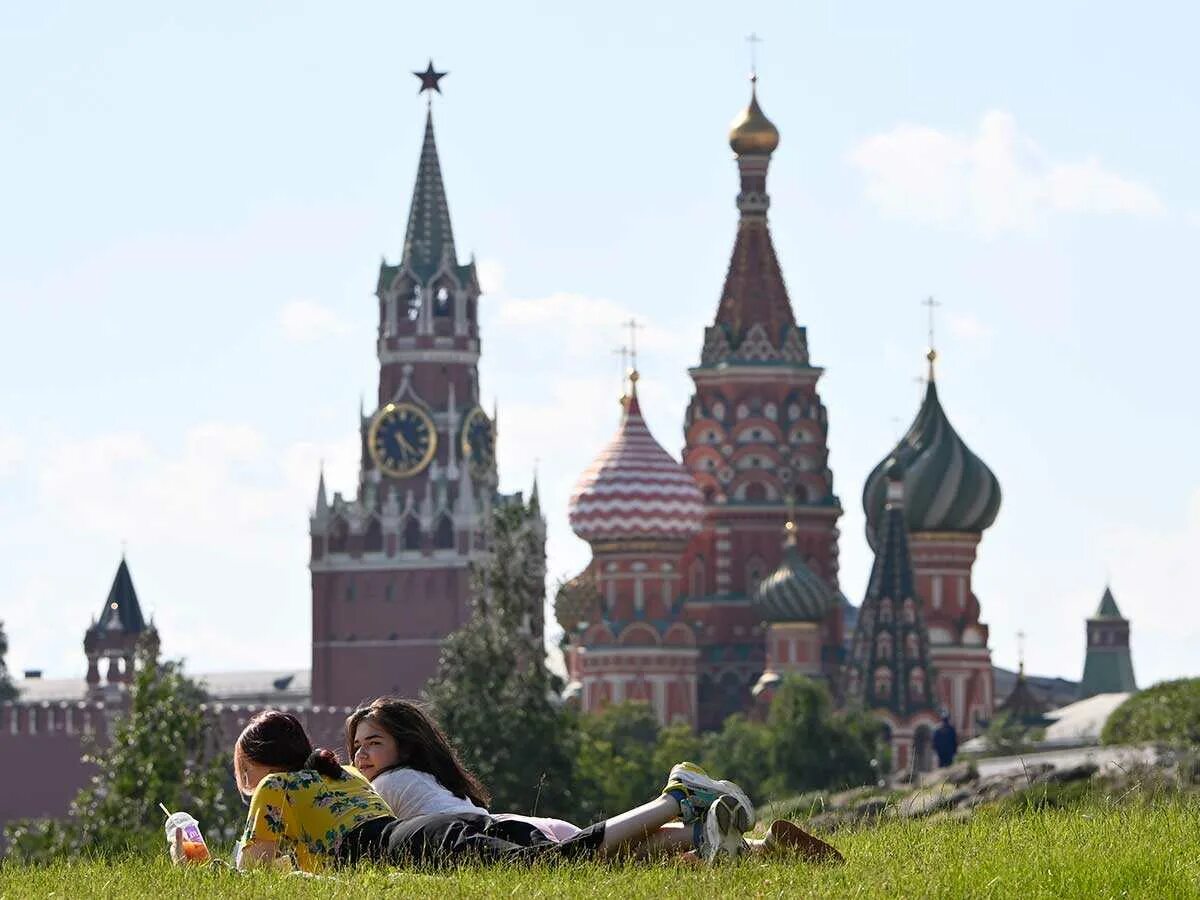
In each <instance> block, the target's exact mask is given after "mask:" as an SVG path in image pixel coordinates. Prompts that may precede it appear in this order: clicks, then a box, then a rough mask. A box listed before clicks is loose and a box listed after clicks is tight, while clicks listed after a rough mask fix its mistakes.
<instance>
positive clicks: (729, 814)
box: [702, 794, 754, 863]
mask: <svg viewBox="0 0 1200 900" xmlns="http://www.w3.org/2000/svg"><path fill="white" fill-rule="evenodd" d="M753 824H754V823H753V822H752V821H751V820H750V816H749V815H748V814H747V812H746V808H745V807H744V806H743V805H742V802H741V801H740V800H739V799H738V798H737V797H735V796H733V795H731V794H723V795H722V796H720V797H718V798H717V799H716V800H714V801H713V805H712V806H711V807H709V810H708V815H707V816H706V817H705V819H704V848H703V853H702V856H703V857H704V859H705V860H706V861H707V862H709V863H715V862H716V861H717V860H718V859H721V858H728V859H733V858H736V857H738V856H741V855H742V854H743V853H744V852H745V851H746V839H745V838H744V837H742V835H743V834H745V833H746V832H747V831H749V830H750V829H751V828H752V827H753Z"/></svg>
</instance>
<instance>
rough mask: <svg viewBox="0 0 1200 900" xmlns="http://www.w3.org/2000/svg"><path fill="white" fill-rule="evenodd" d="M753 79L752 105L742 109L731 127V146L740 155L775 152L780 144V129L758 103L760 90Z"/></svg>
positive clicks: (751, 89)
mask: <svg viewBox="0 0 1200 900" xmlns="http://www.w3.org/2000/svg"><path fill="white" fill-rule="evenodd" d="M756 81H757V79H751V87H750V105H749V106H747V107H746V108H745V109H744V110H742V112H741V114H740V115H738V117H737V118H736V119H734V120H733V123H732V124H731V125H730V127H729V146H730V147H732V148H733V152H734V153H736V154H737V155H738V156H742V155H743V154H746V153H774V152H775V148H776V147H778V146H779V129H778V128H776V127H775V125H774V124H773V123H772V122H771V120H770V119H768V118H767V117H766V115H765V114H764V113H763V111H762V108H761V107H760V106H759V105H758V90H757V85H756V84H755V82H756Z"/></svg>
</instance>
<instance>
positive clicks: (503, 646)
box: [427, 504, 579, 815]
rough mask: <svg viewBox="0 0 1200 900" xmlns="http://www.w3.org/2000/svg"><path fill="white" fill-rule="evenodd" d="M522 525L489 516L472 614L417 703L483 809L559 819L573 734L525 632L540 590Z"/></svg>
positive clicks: (518, 518) (567, 789)
mask: <svg viewBox="0 0 1200 900" xmlns="http://www.w3.org/2000/svg"><path fill="white" fill-rule="evenodd" d="M529 516H530V514H529V512H528V510H527V509H526V507H523V506H521V505H518V504H508V505H504V506H500V507H498V508H497V509H496V511H495V514H494V517H493V533H492V549H493V552H492V554H491V558H490V561H489V563H488V564H487V565H485V566H481V567H479V568H477V569H476V570H475V571H474V572H473V573H472V578H473V596H474V614H473V615H472V616H471V620H470V622H469V623H468V624H467V625H466V626H464V627H463V628H461V629H460V630H459V631H457V632H456V633H455V634H453V635H452V636H451V637H449V638H448V639H447V640H446V641H445V643H444V645H443V650H442V657H441V660H440V662H439V665H438V673H437V676H436V677H435V679H434V681H433V682H432V683H431V684H430V686H429V688H428V691H427V696H428V699H429V701H430V703H431V705H432V706H433V710H434V713H435V715H436V716H437V718H438V721H439V722H440V723H441V725H442V727H443V728H444V729H445V730H446V733H447V734H448V735H450V737H451V739H452V740H453V741H454V743H455V745H456V747H457V748H458V750H459V753H460V754H461V756H462V759H463V762H464V763H465V764H466V765H467V767H468V768H470V769H471V770H473V771H474V772H475V774H476V775H478V776H479V778H480V779H481V780H482V781H483V783H484V784H485V785H486V786H487V787H488V789H489V790H490V791H491V792H492V808H493V809H496V810H502V811H507V812H523V813H532V812H536V813H538V814H539V815H563V814H565V813H567V812H570V811H571V810H572V809H573V806H574V800H573V793H572V784H573V780H574V772H575V760H576V757H577V755H578V752H579V751H578V749H577V748H578V744H579V739H578V729H577V725H576V717H575V716H574V715H573V714H570V713H568V712H566V711H564V710H563V709H562V708H561V707H560V705H559V704H558V703H557V701H556V699H555V698H556V696H557V695H558V693H560V690H561V687H562V685H561V682H560V680H559V679H558V678H556V677H555V676H553V675H552V674H551V673H550V672H549V671H548V670H547V669H546V666H545V662H544V655H543V650H542V648H541V646H540V642H539V641H538V638H537V635H536V634H535V633H534V632H533V630H532V629H531V628H530V623H531V621H532V617H533V615H534V611H536V610H540V608H541V604H542V600H543V598H544V595H545V582H544V578H543V575H542V566H543V565H544V561H543V559H542V548H541V546H540V541H539V540H538V537H537V535H536V534H535V533H534V530H533V529H532V528H531V527H530V518H529Z"/></svg>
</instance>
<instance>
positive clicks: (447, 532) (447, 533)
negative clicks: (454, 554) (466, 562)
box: [433, 515, 454, 550]
mask: <svg viewBox="0 0 1200 900" xmlns="http://www.w3.org/2000/svg"><path fill="white" fill-rule="evenodd" d="M433 546H434V547H436V548H437V549H438V550H451V549H453V547H454V523H453V522H452V521H451V520H450V517H449V516H446V515H444V516H442V517H441V518H440V519H438V523H437V529H436V530H435V531H434V533H433Z"/></svg>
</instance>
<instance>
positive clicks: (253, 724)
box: [234, 709, 346, 779]
mask: <svg viewBox="0 0 1200 900" xmlns="http://www.w3.org/2000/svg"><path fill="white" fill-rule="evenodd" d="M239 753H240V754H242V755H243V756H244V757H245V758H246V759H249V760H250V761H251V762H256V763H258V764H259V765H260V766H272V767H275V766H277V767H279V768H281V769H283V770H284V771H286V772H299V771H300V770H301V769H314V770H316V771H317V772H319V773H320V774H322V775H324V776H325V777H326V778H335V779H342V778H345V777H346V772H345V771H344V770H343V769H342V767H341V765H340V764H339V763H338V761H337V757H336V756H334V755H333V752H332V751H330V750H323V749H321V748H319V747H318V748H314V747H313V745H312V742H311V741H310V740H309V739H308V734H307V733H306V732H305V730H304V726H303V725H302V724H301V723H300V720H299V719H297V718H296V717H295V716H293V715H292V714H291V713H285V712H281V711H280V710H278V709H268V710H266V711H265V712H260V713H259V714H258V715H256V716H255V717H254V718H252V719H251V720H250V722H249V723H248V724H247V725H246V727H245V729H244V730H243V731H242V734H241V736H240V737H239V738H238V739H237V745H236V746H235V747H234V754H235V755H236V754H239Z"/></svg>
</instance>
